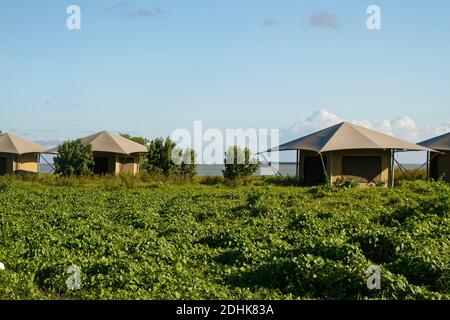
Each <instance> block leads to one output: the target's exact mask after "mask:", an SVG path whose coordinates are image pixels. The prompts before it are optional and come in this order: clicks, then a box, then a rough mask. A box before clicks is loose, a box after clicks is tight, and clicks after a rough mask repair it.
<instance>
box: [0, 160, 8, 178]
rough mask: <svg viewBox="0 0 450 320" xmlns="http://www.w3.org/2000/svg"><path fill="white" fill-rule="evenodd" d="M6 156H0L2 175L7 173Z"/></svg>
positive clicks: (0, 174) (0, 172)
mask: <svg viewBox="0 0 450 320" xmlns="http://www.w3.org/2000/svg"><path fill="white" fill-rule="evenodd" d="M6 163H7V161H6V158H0V176H3V175H5V174H6Z"/></svg>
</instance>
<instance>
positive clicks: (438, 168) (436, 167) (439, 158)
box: [430, 151, 450, 182]
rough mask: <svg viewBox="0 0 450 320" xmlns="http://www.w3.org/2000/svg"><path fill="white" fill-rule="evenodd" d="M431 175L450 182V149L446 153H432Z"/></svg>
mask: <svg viewBox="0 0 450 320" xmlns="http://www.w3.org/2000/svg"><path fill="white" fill-rule="evenodd" d="M432 157H433V159H432V160H431V168H430V177H431V178H433V179H435V180H437V179H439V178H440V177H442V179H443V180H444V181H446V182H450V151H447V152H446V153H445V154H437V155H435V154H432Z"/></svg>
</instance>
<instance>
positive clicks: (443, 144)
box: [418, 132, 450, 151]
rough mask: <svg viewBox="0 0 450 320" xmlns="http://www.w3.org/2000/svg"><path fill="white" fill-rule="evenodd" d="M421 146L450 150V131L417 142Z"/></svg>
mask: <svg viewBox="0 0 450 320" xmlns="http://www.w3.org/2000/svg"><path fill="white" fill-rule="evenodd" d="M418 144H420V145H421V146H424V147H427V148H431V149H434V150H440V151H450V132H448V133H445V134H443V135H440V136H437V137H434V138H431V139H429V140H425V141H422V142H419V143H418Z"/></svg>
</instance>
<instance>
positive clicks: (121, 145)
mask: <svg viewBox="0 0 450 320" xmlns="http://www.w3.org/2000/svg"><path fill="white" fill-rule="evenodd" d="M81 141H82V142H83V144H90V145H91V146H92V151H95V152H111V153H119V154H126V155H129V154H132V153H145V152H147V151H148V150H147V147H146V146H144V145H142V144H139V143H137V142H134V141H131V140H130V139H127V138H124V137H122V136H119V135H115V134H112V133H111V132H108V131H102V132H99V133H96V134H93V135H90V136H88V137H85V138H81ZM47 153H58V147H56V148H53V149H50V150H48V151H47Z"/></svg>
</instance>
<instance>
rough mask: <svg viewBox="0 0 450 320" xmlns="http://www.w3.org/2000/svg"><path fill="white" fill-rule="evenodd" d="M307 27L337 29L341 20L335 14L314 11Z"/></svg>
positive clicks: (318, 10) (319, 10)
mask: <svg viewBox="0 0 450 320" xmlns="http://www.w3.org/2000/svg"><path fill="white" fill-rule="evenodd" d="M309 26H310V27H312V28H326V29H339V28H340V26H341V19H340V18H339V16H338V15H336V14H332V13H330V12H327V11H325V10H321V9H316V10H314V11H313V12H312V13H311V15H310V17H309Z"/></svg>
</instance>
